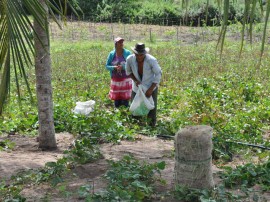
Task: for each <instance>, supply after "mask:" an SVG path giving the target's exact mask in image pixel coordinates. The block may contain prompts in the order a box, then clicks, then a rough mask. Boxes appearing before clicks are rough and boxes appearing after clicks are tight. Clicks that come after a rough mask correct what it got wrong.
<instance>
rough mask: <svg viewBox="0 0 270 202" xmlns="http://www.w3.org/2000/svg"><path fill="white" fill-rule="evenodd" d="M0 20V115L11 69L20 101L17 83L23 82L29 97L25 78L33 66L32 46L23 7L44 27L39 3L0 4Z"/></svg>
mask: <svg viewBox="0 0 270 202" xmlns="http://www.w3.org/2000/svg"><path fill="white" fill-rule="evenodd" d="M1 3H2V6H1V17H0V70H2V71H1V80H0V109H1V110H0V113H1V112H2V109H3V105H4V102H5V100H6V98H7V94H8V92H9V87H10V76H11V75H10V72H12V71H11V68H13V69H14V75H15V82H16V89H17V94H18V99H19V100H20V87H19V86H20V85H19V80H20V78H23V80H24V81H25V84H26V86H27V89H28V91H29V94H30V96H31V91H30V87H29V84H28V81H27V77H26V73H25V72H26V70H25V69H26V67H27V66H31V65H33V62H32V61H33V56H34V52H35V51H34V42H33V40H32V37H31V35H30V32H31V31H32V30H33V25H32V22H31V21H30V19H29V17H28V16H27V14H26V11H25V10H24V8H23V6H24V7H25V9H26V10H28V11H29V12H30V13H31V14H32V16H33V18H34V19H35V20H36V21H37V23H39V24H40V25H41V26H42V27H44V29H45V28H46V27H45V22H44V16H46V12H45V10H44V9H43V8H42V6H41V5H40V3H39V2H38V1H30V0H23V1H21V0H6V1H1ZM33 31H34V30H33Z"/></svg>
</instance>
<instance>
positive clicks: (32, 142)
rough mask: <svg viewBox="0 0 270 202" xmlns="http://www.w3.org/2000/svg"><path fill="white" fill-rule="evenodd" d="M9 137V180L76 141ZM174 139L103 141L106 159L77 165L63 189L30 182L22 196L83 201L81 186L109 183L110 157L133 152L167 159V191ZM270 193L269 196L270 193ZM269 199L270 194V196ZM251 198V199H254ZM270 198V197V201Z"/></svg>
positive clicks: (1, 169) (0, 164)
mask: <svg viewBox="0 0 270 202" xmlns="http://www.w3.org/2000/svg"><path fill="white" fill-rule="evenodd" d="M6 138H8V139H10V140H11V141H13V142H15V143H16V147H15V148H14V150H13V151H9V152H7V151H2V152H0V181H2V180H3V179H5V180H7V181H8V180H9V179H10V177H11V176H12V175H14V174H16V173H18V172H19V171H22V170H27V169H35V168H40V167H43V166H44V165H45V163H46V162H51V161H56V160H57V159H59V158H61V157H62V156H63V151H65V150H67V149H68V148H69V147H70V146H71V144H72V141H73V140H74V137H73V136H72V135H71V134H69V133H59V134H56V139H57V144H58V149H57V150H55V151H52V152H46V151H41V150H39V149H38V142H37V141H36V138H34V137H33V138H31V137H25V136H20V135H6V136H2V137H0V141H1V140H3V139H6ZM173 150H174V141H173V140H162V139H158V138H155V137H146V136H140V135H139V136H138V138H137V140H136V141H132V142H131V141H122V142H121V143H120V144H118V145H115V144H103V145H101V151H102V154H103V156H104V159H100V160H98V161H96V162H94V163H88V164H85V165H79V166H76V167H75V168H73V169H72V170H71V173H69V174H67V175H66V176H65V179H64V180H65V182H64V183H63V184H62V185H63V186H62V187H64V189H62V190H60V189H59V188H52V187H51V186H49V185H48V184H46V183H45V184H44V183H43V184H39V185H34V186H33V185H29V186H27V187H25V188H24V189H23V191H22V195H23V196H24V197H26V199H27V201H57V202H62V201H74V202H76V201H83V199H80V198H79V197H78V195H77V194H76V192H77V190H78V189H79V187H80V186H82V185H86V184H90V185H91V186H92V187H93V189H92V192H98V191H101V190H103V189H105V187H106V182H105V181H104V179H103V178H102V175H103V174H105V172H106V170H107V169H108V163H107V160H109V159H110V160H120V159H121V158H122V157H123V156H124V155H127V154H132V155H133V156H134V157H136V158H137V159H140V160H141V161H146V162H148V163H153V162H159V161H165V162H166V168H165V170H163V171H162V173H161V177H162V178H163V179H164V180H165V181H166V182H167V183H166V184H165V185H162V184H156V187H155V188H156V190H157V192H160V193H161V192H162V193H165V192H166V191H169V190H172V189H173V187H174V183H173V181H174V180H173V179H174V158H173V152H174V151H173ZM219 170H220V169H218V168H217V167H216V166H214V165H213V174H214V181H215V183H216V184H218V183H219V182H220V179H219V177H218V175H217V172H218V171H219ZM268 196H269V195H268ZM269 199H270V197H269ZM154 201H175V200H174V199H172V198H166V197H165V198H164V199H162V200H160V199H158V200H154ZM251 201H252V200H251ZM269 201H270V200H269Z"/></svg>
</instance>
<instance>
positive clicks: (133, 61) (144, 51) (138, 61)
mask: <svg viewBox="0 0 270 202" xmlns="http://www.w3.org/2000/svg"><path fill="white" fill-rule="evenodd" d="M131 49H132V51H133V52H134V54H132V55H130V56H128V58H127V62H126V74H127V75H128V76H130V78H131V79H132V94H131V101H132V100H133V98H134V97H135V95H136V92H137V90H138V85H140V84H142V85H143V86H144V87H146V89H148V90H147V91H146V92H145V95H146V97H150V96H152V97H153V100H154V103H155V108H154V109H152V110H150V112H149V113H148V118H149V120H150V122H149V125H150V126H155V125H156V113H157V94H158V84H159V83H160V80H161V74H162V72H161V68H160V66H159V64H158V62H157V59H156V58H155V57H153V56H152V55H150V54H149V53H148V52H149V48H146V47H145V44H144V43H136V45H135V47H131Z"/></svg>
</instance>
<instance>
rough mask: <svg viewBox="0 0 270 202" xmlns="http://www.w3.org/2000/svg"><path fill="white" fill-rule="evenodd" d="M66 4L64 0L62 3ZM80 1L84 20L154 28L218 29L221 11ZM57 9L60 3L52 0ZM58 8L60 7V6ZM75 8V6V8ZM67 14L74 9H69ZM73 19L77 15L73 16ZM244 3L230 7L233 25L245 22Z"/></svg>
mask: <svg viewBox="0 0 270 202" xmlns="http://www.w3.org/2000/svg"><path fill="white" fill-rule="evenodd" d="M61 1H64V0H60V2H61ZM71 1H72V2H76V1H77V2H78V6H79V7H80V8H81V10H82V12H79V14H80V18H81V19H82V20H91V21H94V22H122V23H143V24H155V25H187V26H203V25H207V26H219V25H220V24H221V21H222V10H220V8H219V7H218V5H216V4H213V3H212V4H209V5H208V6H207V5H206V2H207V1H206V0H205V1H201V0H198V1H190V2H195V3H193V4H190V5H189V6H188V7H185V6H183V4H182V2H183V1H180V0H178V1H177V0H71ZM51 2H53V3H54V4H55V5H56V6H57V3H56V2H58V1H51ZM210 2H211V1H210ZM58 6H59V4H58ZM75 7H76V6H75ZM68 15H72V10H71V9H68ZM73 16H74V15H73ZM243 16H244V4H243V3H239V1H237V2H236V3H234V4H231V6H230V12H229V21H230V23H236V22H242V19H243ZM261 16H262V15H261V13H260V8H259V5H258V8H257V9H256V13H255V15H254V21H257V22H260V21H261V18H262V17H261Z"/></svg>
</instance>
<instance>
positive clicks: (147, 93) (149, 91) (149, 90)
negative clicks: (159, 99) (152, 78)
mask: <svg viewBox="0 0 270 202" xmlns="http://www.w3.org/2000/svg"><path fill="white" fill-rule="evenodd" d="M152 93H153V90H152V89H151V88H149V89H148V90H147V91H146V93H145V96H146V97H150V96H151V95H152Z"/></svg>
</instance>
